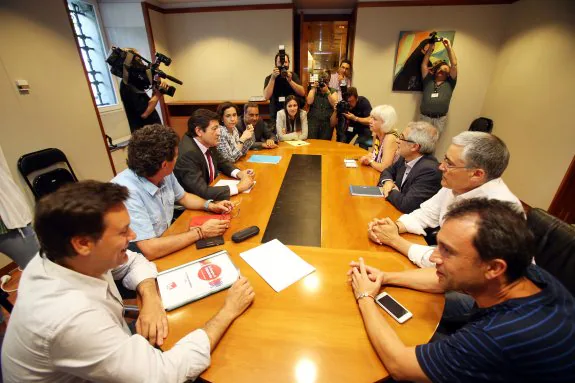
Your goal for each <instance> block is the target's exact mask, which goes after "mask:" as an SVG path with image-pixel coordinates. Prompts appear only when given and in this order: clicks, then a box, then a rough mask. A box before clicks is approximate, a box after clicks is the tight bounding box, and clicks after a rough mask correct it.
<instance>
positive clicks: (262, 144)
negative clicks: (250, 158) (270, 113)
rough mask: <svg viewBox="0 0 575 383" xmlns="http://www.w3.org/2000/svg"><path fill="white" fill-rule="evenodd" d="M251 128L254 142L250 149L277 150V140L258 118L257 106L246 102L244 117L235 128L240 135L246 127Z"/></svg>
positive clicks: (271, 130) (272, 131)
mask: <svg viewBox="0 0 575 383" xmlns="http://www.w3.org/2000/svg"><path fill="white" fill-rule="evenodd" d="M250 125H251V126H253V128H254V136H255V141H254V143H253V144H252V146H250V149H255V150H259V149H274V148H277V147H278V145H277V142H278V139H277V137H276V135H275V134H274V130H273V129H270V128H269V126H268V125H267V124H266V123H265V122H264V121H263V120H262V119H261V118H260V110H259V106H258V104H257V103H255V102H248V103H247V104H245V105H244V116H243V118H242V119H240V121H239V122H238V124H237V126H236V128H237V129H238V133H239V134H240V135H241V134H242V133H243V132H244V131H245V130H246V128H247V127H248V126H250Z"/></svg>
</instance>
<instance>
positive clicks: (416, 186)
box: [378, 154, 441, 213]
mask: <svg viewBox="0 0 575 383" xmlns="http://www.w3.org/2000/svg"><path fill="white" fill-rule="evenodd" d="M404 174H405V159H404V158H403V157H399V159H398V160H397V161H395V163H394V164H393V165H391V166H390V167H388V168H387V169H385V170H384V171H383V172H381V176H380V177H379V182H378V186H383V183H384V182H385V181H386V180H393V182H394V183H395V184H396V185H397V187H398V188H399V190H400V191H397V190H392V191H391V192H390V193H389V195H388V197H387V200H388V201H389V202H390V203H391V204H392V205H393V206H395V207H396V208H397V210H399V211H401V212H402V213H411V212H412V211H414V210H415V209H417V208H419V205H421V203H422V202H425V201H427V200H428V199H429V198H431V197H433V196H434V195H435V194H436V193H437V192H438V191H439V189H441V170H439V162H437V160H436V159H435V157H434V156H432V155H431V154H426V155H424V156H422V157H421V158H420V159H419V161H417V163H416V164H415V166H413V168H412V169H411V172H410V173H409V174H408V176H407V178H406V180H405V183H404V184H403V186H402V185H401V180H402V179H403V175H404Z"/></svg>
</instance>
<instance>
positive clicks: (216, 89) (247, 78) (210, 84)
mask: <svg viewBox="0 0 575 383" xmlns="http://www.w3.org/2000/svg"><path fill="white" fill-rule="evenodd" d="M150 14H151V16H152V17H151V21H152V32H153V35H154V41H156V44H160V45H162V46H163V49H166V50H167V51H168V52H169V53H170V54H171V57H172V59H173V62H172V65H171V66H170V71H171V73H172V74H173V75H174V76H175V77H177V78H179V79H180V80H182V81H183V82H184V85H183V86H178V87H177V88H178V90H177V91H176V94H175V97H174V101H178V100H242V99H247V98H249V97H250V96H256V95H262V93H263V85H264V79H265V77H266V76H267V75H268V74H270V73H271V71H272V68H273V59H274V56H275V54H276V53H277V51H278V45H279V44H284V45H285V46H286V51H287V52H288V53H291V52H292V50H293V46H292V39H293V34H292V21H293V20H292V18H293V15H292V10H291V9H274V10H256V11H234V12H230V11H228V12H206V13H180V14H165V15H160V16H163V20H164V21H163V25H162V21H161V19H162V18H160V17H156V16H157V15H159V14H158V13H157V12H155V11H151V12H150ZM155 14H156V15H155ZM154 15H155V16H154ZM156 49H159V47H158V46H156ZM291 56H292V55H291V54H290V57H291ZM166 100H167V101H170V100H169V99H166Z"/></svg>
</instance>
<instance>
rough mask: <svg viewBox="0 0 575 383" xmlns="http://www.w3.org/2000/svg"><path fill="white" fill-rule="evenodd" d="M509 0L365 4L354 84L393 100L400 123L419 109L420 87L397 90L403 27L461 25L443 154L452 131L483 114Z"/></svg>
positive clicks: (375, 98) (382, 100)
mask: <svg viewBox="0 0 575 383" xmlns="http://www.w3.org/2000/svg"><path fill="white" fill-rule="evenodd" d="M509 7H510V6H509V5H477V6H441V7H393V8H390V7H383V8H359V9H358V14H357V31H356V35H355V50H354V61H353V64H354V74H353V84H354V86H356V87H357V88H358V92H359V94H360V95H363V96H365V97H367V98H368V99H369V100H370V102H371V104H372V106H376V105H380V104H389V105H392V106H393V107H394V108H395V109H396V111H397V114H398V118H399V121H398V125H397V127H398V128H399V129H400V130H402V129H403V128H404V127H405V125H406V124H407V123H408V122H409V121H412V120H413V119H415V118H417V116H418V115H419V102H420V99H421V93H420V92H393V91H392V90H391V89H392V83H393V71H394V66H395V52H396V49H397V41H398V38H399V32H400V31H410V30H429V29H431V30H437V31H440V30H443V31H451V30H453V31H455V39H454V40H455V41H454V44H453V48H454V50H455V53H456V55H457V60H458V71H459V73H458V79H457V87H456V88H455V91H454V94H453V98H452V100H451V106H450V108H449V122H448V125H447V128H446V129H445V131H444V132H443V134H442V136H441V138H440V141H439V144H438V147H437V150H436V155H437V156H438V157H442V156H443V155H444V153H445V151H446V150H447V147H448V146H449V144H450V142H451V137H453V136H454V135H456V134H457V133H459V132H461V131H464V130H467V129H468V128H469V125H470V123H471V122H472V121H473V120H474V119H475V118H477V117H479V116H480V113H481V110H482V106H483V101H484V97H485V93H486V92H487V87H488V85H489V82H490V79H491V76H492V73H493V70H494V67H495V62H496V59H497V54H498V49H499V48H500V45H501V43H502V39H503V36H504V30H505V29H504V26H505V22H506V18H507V17H508V15H509Z"/></svg>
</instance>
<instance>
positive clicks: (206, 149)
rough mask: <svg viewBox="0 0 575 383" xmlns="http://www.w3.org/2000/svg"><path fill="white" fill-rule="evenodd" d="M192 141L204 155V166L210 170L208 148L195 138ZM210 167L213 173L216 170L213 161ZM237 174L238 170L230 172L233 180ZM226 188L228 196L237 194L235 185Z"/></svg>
mask: <svg viewBox="0 0 575 383" xmlns="http://www.w3.org/2000/svg"><path fill="white" fill-rule="evenodd" d="M194 141H196V144H198V148H200V150H201V151H202V153H203V154H204V159H205V160H206V165H207V166H208V169H209V168H210V160H208V156H206V152H207V151H208V149H209V148H208V147H206V146H204V144H202V143H201V142H200V140H198V139H197V138H195V137H194ZM211 167H212V168H213V169H214V172H215V171H216V170H217V169H216V167H215V166H214V162H213V160H212V166H211ZM239 172H240V169H234V170H232V174H231V176H232V177H234V178H238V173H239ZM214 178H215V174H214ZM228 187H229V188H230V195H236V194H238V193H239V191H238V186H237V185H228Z"/></svg>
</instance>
